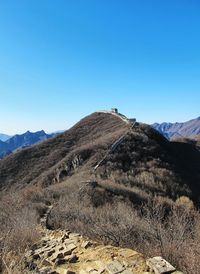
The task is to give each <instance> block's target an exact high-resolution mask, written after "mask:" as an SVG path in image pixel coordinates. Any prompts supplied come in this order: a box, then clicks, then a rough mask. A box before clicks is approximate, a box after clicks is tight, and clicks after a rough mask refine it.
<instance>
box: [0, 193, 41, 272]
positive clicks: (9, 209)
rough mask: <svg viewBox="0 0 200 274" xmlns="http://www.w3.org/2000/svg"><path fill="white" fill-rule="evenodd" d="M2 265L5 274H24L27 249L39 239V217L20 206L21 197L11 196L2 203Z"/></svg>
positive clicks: (0, 212) (31, 210) (32, 211)
mask: <svg viewBox="0 0 200 274" xmlns="http://www.w3.org/2000/svg"><path fill="white" fill-rule="evenodd" d="M0 224H1V229H0V239H1V241H0V264H1V268H2V269H1V271H2V272H3V273H22V272H20V269H21V268H22V267H23V259H24V253H25V250H26V248H28V247H29V246H31V245H32V244H33V243H34V242H35V241H37V239H38V238H39V234H38V232H37V231H36V229H35V228H36V225H37V215H36V212H35V210H33V209H32V208H31V207H24V206H22V204H20V198H19V196H17V195H16V196H15V195H11V196H10V195H9V196H6V197H4V199H3V200H2V201H1V202H0Z"/></svg>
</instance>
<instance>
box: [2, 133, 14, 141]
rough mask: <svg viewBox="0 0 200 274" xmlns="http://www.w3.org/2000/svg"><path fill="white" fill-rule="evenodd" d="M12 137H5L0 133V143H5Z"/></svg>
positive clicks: (5, 135)
mask: <svg viewBox="0 0 200 274" xmlns="http://www.w3.org/2000/svg"><path fill="white" fill-rule="evenodd" d="M11 137H12V136H10V135H7V134H3V133H0V141H3V142H5V141H7V140H8V139H10V138H11Z"/></svg>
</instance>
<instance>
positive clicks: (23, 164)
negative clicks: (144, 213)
mask: <svg viewBox="0 0 200 274" xmlns="http://www.w3.org/2000/svg"><path fill="white" fill-rule="evenodd" d="M117 140H118V141H117ZM116 141H117V142H116ZM105 156H106V157H105ZM102 160H103V161H102ZM199 162H200V152H199V151H198V150H197V149H196V147H195V146H194V145H190V144H185V143H177V142H169V141H167V140H166V139H165V138H164V137H163V136H162V135H160V134H159V133H158V132H157V131H155V130H154V129H152V128H151V127H150V126H147V125H143V124H138V125H134V126H133V125H132V124H128V123H125V122H124V121H123V120H122V119H120V118H119V117H117V116H114V115H111V114H109V113H94V114H92V115H90V116H88V117H86V118H84V119H83V120H81V121H80V122H79V123H77V124H76V125H75V126H74V127H72V128H71V129H70V130H68V131H66V132H65V133H63V134H61V135H59V136H57V137H55V138H52V139H49V140H47V141H45V142H43V143H41V144H39V145H36V146H34V147H32V148H29V149H25V150H22V151H19V152H17V153H15V154H13V155H10V156H8V157H6V158H5V159H4V160H2V161H0V183H1V189H8V188H10V187H11V186H12V187H14V188H16V187H20V188H22V187H23V186H26V185H27V184H40V185H43V186H47V185H50V184H55V183H59V182H62V181H66V182H67V180H68V178H71V177H73V176H74V175H76V176H77V174H84V176H83V177H81V179H80V178H79V180H80V183H81V180H82V181H84V180H97V181H98V182H99V183H100V184H101V187H103V188H106V189H107V190H109V191H110V190H111V188H110V189H109V187H108V186H109V184H110V183H113V184H115V187H114V188H115V193H116V194H117V192H119V191H116V189H117V188H121V187H122V186H123V187H125V188H127V189H130V190H131V192H132V194H134V193H135V194H136V195H135V196H134V195H133V197H134V199H136V198H137V197H138V199H141V200H142V199H146V198H148V197H152V195H153V196H154V195H155V194H156V195H159V196H167V197H169V198H172V199H176V198H177V197H179V196H181V195H186V196H189V197H191V198H192V199H193V200H195V201H196V202H198V200H199V197H200V166H199ZM95 167H96V169H95V170H94V168H95ZM124 193H125V195H128V194H127V193H128V192H127V191H125V192H124ZM129 194H130V193H129Z"/></svg>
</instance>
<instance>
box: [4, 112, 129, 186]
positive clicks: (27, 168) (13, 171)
mask: <svg viewBox="0 0 200 274" xmlns="http://www.w3.org/2000/svg"><path fill="white" fill-rule="evenodd" d="M127 130H128V126H127V124H125V123H124V122H123V121H122V120H121V119H119V118H118V117H114V116H112V115H110V114H104V113H95V114H93V115H90V116H88V117H86V118H84V119H83V120H81V121H80V122H79V123H77V124H76V125H75V126H74V127H72V128H71V129H70V130H68V131H66V132H65V133H63V134H61V135H59V136H57V137H54V138H52V139H49V140H47V141H44V142H42V143H41V144H38V145H35V146H34V147H31V148H28V149H24V150H22V151H18V152H16V153H14V154H12V155H10V156H8V157H6V158H5V159H3V160H2V161H0V182H1V188H9V187H10V186H15V185H16V184H17V185H20V186H23V185H26V184H30V183H36V182H37V183H38V182H39V183H41V184H51V183H53V182H55V181H60V179H61V178H62V177H64V176H65V175H68V173H69V174H70V172H72V170H73V169H74V168H75V167H77V166H78V165H80V164H81V163H82V162H84V163H85V162H86V161H87V160H90V161H91V164H92V162H95V159H93V156H94V155H95V154H98V153H101V152H104V150H106V149H107V148H108V146H109V145H110V144H111V143H112V141H113V140H115V139H117V138H118V137H119V136H121V135H122V134H123V133H124V132H126V131H127ZM76 156H78V158H77V157H76Z"/></svg>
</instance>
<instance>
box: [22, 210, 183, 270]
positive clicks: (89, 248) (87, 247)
mask: <svg viewBox="0 0 200 274" xmlns="http://www.w3.org/2000/svg"><path fill="white" fill-rule="evenodd" d="M50 209H51V208H50ZM50 209H49V210H50ZM47 215H48V212H47V213H46V215H45V216H44V217H43V218H42V219H41V224H40V226H39V227H38V229H39V230H40V231H41V233H42V235H43V237H42V238H41V240H40V242H38V243H36V244H35V245H34V246H33V247H32V249H31V250H29V251H27V253H26V264H27V268H28V269H29V270H30V273H31V272H32V273H40V274H57V273H58V274H78V273H79V274H117V273H121V274H170V273H173V274H183V273H181V272H178V271H176V269H175V268H174V267H173V266H171V265H170V264H169V263H167V262H166V261H165V260H163V259H162V258H160V257H154V258H151V259H148V260H146V259H145V258H144V256H143V255H142V254H140V253H138V252H136V251H134V250H131V249H126V248H119V247H113V246H104V245H101V244H99V243H97V242H94V241H90V240H88V239H86V238H84V237H82V236H81V235H79V234H77V233H72V232H70V231H64V230H55V231H52V230H48V229H47V228H46V218H47Z"/></svg>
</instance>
